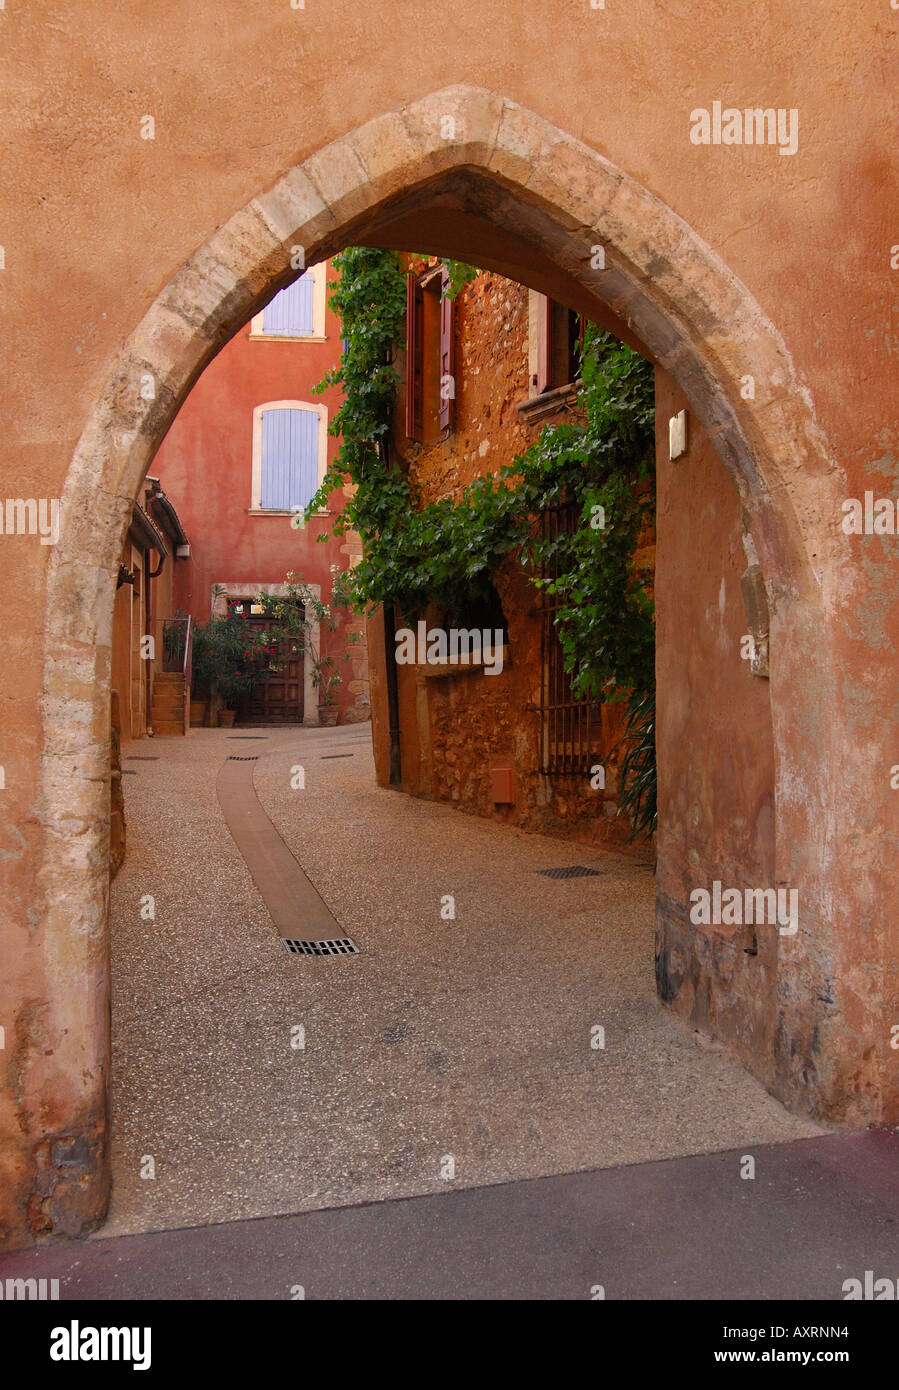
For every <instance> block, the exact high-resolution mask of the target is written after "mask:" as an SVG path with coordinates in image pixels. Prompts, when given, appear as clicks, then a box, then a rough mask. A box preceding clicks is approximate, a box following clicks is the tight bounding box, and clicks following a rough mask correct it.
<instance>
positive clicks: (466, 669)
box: [413, 645, 512, 680]
mask: <svg viewBox="0 0 899 1390" xmlns="http://www.w3.org/2000/svg"><path fill="white" fill-rule="evenodd" d="M499 651H500V652H501V653H502V658H503V665H502V670H503V671H505V670H506V669H507V668H508V667H509V666H511V665H512V662H511V661H510V660H509V648H508V647H507V646H505V645H504V646H502V647H500V648H499ZM494 664H495V663H494V662H492V661H486V662H485V661H484V658H483V656H478V657H472V658H471V659H470V660H469V661H450V660H449V659H447V660H446V661H423V662H416V663H415V665H414V667H413V670H414V671H415V672H416V674H418V675H420V676H424V677H425V679H426V680H435V679H436V678H437V677H442V676H472V675H477V674H479V673H480V674H481V675H483V676H484V677H485V679H486V671H485V670H484V667H485V666H493V665H494ZM501 674H502V672H501V671H498V672H497V675H501ZM490 679H491V680H492V679H493V677H492V676H491V677H490Z"/></svg>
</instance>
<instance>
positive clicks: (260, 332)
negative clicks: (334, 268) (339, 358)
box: [250, 261, 328, 342]
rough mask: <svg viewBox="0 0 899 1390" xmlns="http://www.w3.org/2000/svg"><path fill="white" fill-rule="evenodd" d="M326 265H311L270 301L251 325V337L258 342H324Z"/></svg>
mask: <svg viewBox="0 0 899 1390" xmlns="http://www.w3.org/2000/svg"><path fill="white" fill-rule="evenodd" d="M327 270H328V267H327V262H324V261H323V262H322V263H321V265H314V266H312V267H311V268H310V269H309V270H307V271H306V272H305V273H304V274H303V275H300V276H299V278H298V279H296V280H294V282H293V284H292V285H288V286H287V288H286V289H284V290H279V292H278V293H277V294H276V295H275V296H274V298H273V299H270V300H269V302H268V304H266V306H265V308H264V309H263V310H262V312H261V313H260V314H256V315H255V317H254V318H253V319H252V320H251V322H250V337H251V338H261V339H266V338H267V339H276V340H283V339H285V338H287V339H294V338H299V339H305V340H306V341H309V340H310V339H311V340H312V341H314V342H323V341H324V339H325V301H326V292H327V278H328V277H327Z"/></svg>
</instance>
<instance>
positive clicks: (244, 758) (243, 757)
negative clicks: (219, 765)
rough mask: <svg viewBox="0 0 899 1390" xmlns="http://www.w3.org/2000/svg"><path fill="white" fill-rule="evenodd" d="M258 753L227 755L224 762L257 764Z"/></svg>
mask: <svg viewBox="0 0 899 1390" xmlns="http://www.w3.org/2000/svg"><path fill="white" fill-rule="evenodd" d="M258 761H259V754H258V753H229V754H228V756H227V758H226V759H225V762H227V763H258Z"/></svg>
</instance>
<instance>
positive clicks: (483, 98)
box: [40, 86, 836, 1145]
mask: <svg viewBox="0 0 899 1390" xmlns="http://www.w3.org/2000/svg"><path fill="white" fill-rule="evenodd" d="M447 119H451V120H454V121H455V123H456V128H455V132H454V137H455V138H453V139H445V138H444V137H443V135H442V133H441V131H442V129H446V126H445V125H444V124H443V123H444V122H445V121H446V120H447ZM463 167H468V168H475V169H479V170H482V171H484V172H485V173H486V174H487V175H490V176H492V177H494V178H495V179H497V180H499V181H501V182H504V183H506V184H507V185H509V186H512V187H514V188H516V189H517V190H519V192H520V193H521V195H522V197H523V198H525V199H531V200H533V201H534V202H535V203H542V204H543V205H544V207H545V208H549V209H551V210H552V216H553V220H554V222H555V223H556V224H557V225H558V226H559V227H560V228H561V229H562V230H563V231H567V234H568V238H569V242H570V245H568V243H566V245H567V246H568V249H567V250H566V251H565V252H564V253H562V254H560V255H559V263H560V265H563V268H565V269H567V270H568V271H569V273H571V274H572V275H575V276H577V277H578V278H579V279H580V280H581V281H582V282H583V283H584V284H589V285H590V286H591V288H593V289H594V290H595V292H597V293H598V295H599V297H600V298H602V299H603V300H604V301H605V302H607V303H609V304H610V305H611V307H612V308H613V309H615V310H616V311H617V312H619V313H620V314H621V315H622V316H624V317H626V318H627V319H628V320H629V321H630V322H631V323H633V325H634V327H635V330H636V331H637V332H638V333H639V334H640V335H641V336H642V337H643V338H644V340H645V341H646V342H647V344H648V346H649V347H650V348H651V349H652V350H653V351H654V352H655V353H656V354H657V356H658V358H659V360H660V361H661V362H662V363H663V365H665V366H667V367H668V368H669V369H670V370H671V371H672V373H673V375H674V376H675V377H676V378H677V379H678V380H679V381H680V382H681V384H682V385H684V387H685V389H686V391H687V395H688V396H689V397H690V398H691V400H692V401H693V402H694V408H697V409H698V411H699V413H700V415H701V416H702V418H703V422H704V423H705V424H706V426H707V427H708V428H709V429H710V431H711V432H712V434H713V435H714V437H715V441H716V444H717V445H718V448H719V451H720V453H721V455H722V457H723V458H724V461H725V462H726V463H727V465H728V466H729V468H730V470H731V472H732V474H733V475H734V477H735V479H736V480H737V483H738V486H739V487H740V491H741V493H742V495H743V497H744V501H745V504H746V507H747V511H748V512H749V513H750V514H751V516H752V519H753V524H754V528H756V527H757V528H758V529H757V531H756V539H757V544H758V543H759V541H761V544H759V550H760V553H761V555H762V562H763V567H764V569H765V572H766V575H767V577H768V579H769V581H772V582H773V583H774V584H775V586H777V587H779V588H781V590H782V591H788V592H789V593H790V594H791V595H792V597H793V598H794V599H795V600H796V602H795V603H793V604H792V605H786V607H787V609H788V611H789V610H790V609H792V612H789V616H788V617H787V618H786V624H785V625H786V629H787V630H788V631H789V633H790V636H791V638H792V639H793V640H794V642H795V650H796V652H797V653H804V655H805V657H806V658H807V659H808V662H809V667H808V670H807V674H806V677H805V679H806V690H808V684H809V683H813V682H814V679H815V678H814V675H813V674H812V669H811V668H812V667H817V666H818V664H819V659H820V658H819V655H818V651H817V648H816V646H815V644H814V643H813V642H812V641H811V640H810V636H809V630H810V624H809V615H810V612H812V611H814V610H817V609H818V606H819V601H820V594H819V588H818V582H817V579H816V577H815V574H814V571H813V567H812V566H811V564H810V563H809V561H808V558H807V557H808V555H810V554H811V553H813V552H816V553H817V555H818V557H819V562H818V563H819V564H820V563H822V562H823V561H824V560H825V557H826V556H827V554H828V552H831V551H832V542H828V540H827V535H826V530H825V527H826V522H827V518H828V516H830V517H832V516H833V515H835V514H836V513H835V512H834V510H833V509H832V507H831V506H830V505H829V504H830V503H831V502H832V500H833V497H834V495H835V478H834V474H835V470H834V469H833V467H832V464H831V461H830V460H829V458H828V451H827V449H826V447H825V442H824V439H823V436H822V434H821V431H820V429H819V428H818V426H817V424H816V421H815V418H814V412H813V409H812V407H811V402H810V399H809V397H808V393H807V392H806V391H805V390H804V389H803V388H802V387H801V386H800V384H799V383H798V381H797V377H796V373H795V370H794V368H793V365H792V362H791V360H790V357H789V354H788V352H787V349H786V347H785V345H784V343H783V341H782V339H781V337H780V335H779V334H778V332H777V330H776V329H775V328H774V326H773V325H772V324H771V323H770V321H769V320H768V319H767V317H766V316H765V315H764V314H763V312H762V311H761V309H760V308H759V306H758V305H757V304H756V302H755V301H754V300H753V298H752V296H751V295H750V293H749V291H748V290H747V289H746V287H745V286H743V285H742V284H740V282H739V281H738V280H737V279H736V277H735V276H733V275H732V274H731V272H730V271H728V269H727V268H726V266H724V264H723V263H722V262H721V261H720V260H719V259H718V257H717V256H716V255H715V254H714V253H713V252H712V251H711V250H710V249H709V247H708V246H706V245H705V244H704V243H703V242H702V241H701V240H700V238H698V237H697V236H696V235H695V233H693V232H692V231H691V229H690V228H689V227H688V226H687V224H686V223H685V222H683V221H682V219H680V218H679V217H678V216H677V215H676V214H675V213H673V212H672V211H671V210H670V209H669V208H667V207H666V206H665V205H664V204H663V203H662V202H661V201H660V200H659V199H657V198H656V197H655V196H654V195H652V194H650V193H649V192H647V191H646V190H645V189H643V188H641V187H640V186H639V185H638V184H637V183H636V182H635V181H634V180H633V179H631V178H630V177H629V176H628V175H626V174H624V173H623V172H621V171H620V170H618V169H616V168H615V167H614V166H613V165H612V164H611V163H610V162H609V161H608V160H606V159H605V158H604V157H603V156H601V155H599V154H598V153H597V152H596V151H595V150H593V149H591V148H589V147H588V146H587V145H585V144H583V143H582V142H580V141H577V140H574V139H572V138H571V137H569V136H567V135H564V134H563V133H562V132H560V131H559V130H557V129H556V128H555V127H554V126H552V125H551V124H550V123H549V122H547V121H546V120H544V119H543V118H542V117H540V116H538V115H536V114H535V113H533V112H529V111H527V110H525V109H524V108H523V107H521V106H519V105H517V104H516V103H514V102H511V101H507V100H504V99H503V98H501V97H498V96H496V95H494V94H492V93H490V92H487V91H484V90H481V89H476V88H471V87H466V86H456V87H451V88H447V89H445V90H443V91H440V92H437V93H434V94H432V95H430V96H427V97H425V98H422V99H421V100H418V101H415V102H413V103H411V104H409V105H408V106H406V107H405V108H403V109H402V110H401V111H393V112H389V113H387V114H385V115H382V116H379V117H376V118H374V119H373V120H371V121H369V122H367V123H366V124H365V125H363V126H361V127H359V128H358V129H356V130H355V131H353V132H352V133H350V134H348V135H347V136H345V137H342V138H340V139H337V140H335V141H333V142H332V143H331V144H329V145H327V146H325V147H324V148H322V149H320V150H318V151H316V152H315V153H313V154H311V155H310V156H309V157H308V158H306V159H305V160H303V161H302V163H300V164H298V165H297V166H296V167H294V168H292V169H290V170H289V171H288V172H287V173H285V174H284V175H283V176H282V177H281V178H280V179H279V180H278V181H277V183H276V184H275V185H274V186H273V187H272V188H271V189H270V190H269V191H268V192H265V193H263V194H261V195H259V196H257V197H255V198H253V199H252V200H251V201H250V202H249V203H248V204H247V205H246V206H245V207H244V208H242V209H241V210H240V211H238V212H237V213H235V214H234V215H233V216H232V217H231V218H230V219H229V220H228V221H227V222H226V223H225V224H224V225H223V226H222V227H221V228H220V229H219V230H218V231H217V232H216V233H215V234H214V235H213V236H212V237H211V238H210V239H209V240H208V241H207V242H206V243H204V245H203V246H201V247H200V248H199V249H198V250H197V251H196V252H195V253H194V254H193V255H192V256H191V257H190V259H189V260H188V261H187V262H186V263H185V264H184V265H183V266H182V267H181V268H180V269H179V270H178V271H177V273H176V274H175V275H174V276H173V277H172V279H171V280H170V281H169V283H168V284H167V285H166V286H165V288H164V289H163V290H162V292H161V293H160V294H159V295H158V296H157V298H156V300H155V301H154V302H153V304H152V305H151V307H150V309H149V310H148V311H147V313H146V314H145V315H144V317H143V318H142V320H141V322H140V323H139V324H138V326H137V328H136V329H135V331H134V332H133V334H132V335H131V337H130V338H129V340H128V342H127V344H126V345H125V348H124V350H123V351H122V353H121V354H120V355H119V357H118V359H117V363H116V364H115V366H114V367H113V369H112V371H111V372H110V374H109V375H108V377H107V378H106V380H105V381H104V382H101V383H100V386H99V390H98V392H97V404H96V406H95V407H94V409H93V411H92V413H91V415H90V417H89V419H88V421H87V424H86V427H85V429H84V432H83V434H82V436H81V438H80V440H79V443H78V445H77V447H76V450H75V453H74V456H73V459H72V463H71V465H70V468H69V472H68V474H67V478H66V483H65V487H64V490H63V496H62V507H61V513H62V515H61V530H60V541H59V544H58V545H57V546H56V547H55V550H54V553H53V555H52V557H51V560H50V572H49V575H48V595H47V609H46V628H45V637H46V661H45V683H44V702H43V714H44V721H45V733H46V745H45V753H44V759H43V768H42V780H41V792H40V816H41V819H42V822H43V824H44V827H45V831H46V846H47V849H46V854H45V859H44V863H43V867H42V870H41V883H42V889H43V896H44V901H45V903H46V910H45V914H44V926H45V931H44V933H43V943H42V945H43V950H44V957H45V965H46V970H47V979H48V987H49V988H50V992H51V995H54V994H55V992H57V991H58V992H63V991H66V992H68V993H69V994H71V993H72V992H73V991H74V992H77V993H78V994H79V995H81V996H83V997H84V1014H85V1016H90V1015H91V1014H93V1015H94V1016H95V1017H96V1019H97V1022H98V1027H97V1029H96V1036H95V1038H93V1039H91V1038H77V1039H76V1038H72V1037H68V1038H65V1039H63V1038H58V1039H57V1042H58V1051H57V1061H58V1065H59V1068H60V1071H61V1072H63V1073H64V1074H65V1075H64V1077H63V1078H61V1079H62V1080H63V1082H64V1084H63V1087H62V1090H63V1091H64V1092H67V1093H68V1094H69V1096H70V1099H71V1104H70V1107H69V1111H70V1115H71V1116H72V1120H73V1123H74V1122H75V1117H76V1115H78V1114H79V1113H80V1114H81V1115H82V1116H83V1125H84V1130H85V1132H87V1131H92V1132H93V1133H94V1134H98V1124H100V1117H101V1115H102V1112H103V1102H102V1088H103V1087H104V1086H105V1076H106V1074H107V1062H108V1057H107V1048H108V1029H105V1028H102V1027H100V1026H99V1024H100V1020H101V1018H103V1017H104V1015H105V1010H106V1007H107V1006H106V973H107V964H106V949H107V946H106V895H107V882H106V848H107V840H108V806H107V804H106V801H107V775H108V764H107V759H108V708H107V704H108V687H109V674H110V651H111V625H112V608H113V605H112V586H113V582H114V580H113V575H114V568H115V563H116V560H117V556H118V550H119V547H120V544H121V541H122V537H123V535H124V532H125V530H126V528H127V524H128V517H129V514H130V509H131V505H132V502H133V498H134V497H135V495H136V493H137V490H138V488H139V485H140V481H141V479H142V478H143V476H144V474H145V472H146V469H147V466H148V464H149V462H150V460H151V458H152V455H153V452H154V450H155V448H156V447H157V445H158V443H159V440H160V439H161V437H162V435H163V434H164V433H165V429H166V428H167V426H168V423H169V422H170V421H171V419H172V417H173V415H174V412H175V410H176V409H177V407H178V405H179V404H180V402H181V400H182V399H183V397H184V396H185V395H186V393H187V391H188V390H189V388H190V386H191V384H192V383H193V381H194V380H195V379H196V377H197V376H198V375H199V373H200V371H201V370H202V369H203V367H204V366H205V365H206V363H207V362H208V361H209V360H210V359H211V358H212V357H213V356H214V354H215V352H216V351H217V350H218V348H219V347H220V346H221V345H222V344H223V342H224V341H226V340H227V338H228V337H229V336H230V335H231V333H232V332H233V331H234V328H235V326H236V325H238V324H240V323H242V322H245V321H246V320H247V319H249V318H250V316H251V314H252V313H253V311H254V310H255V309H256V308H257V307H258V305H259V304H260V303H261V302H262V301H263V299H264V298H265V297H266V296H267V294H269V293H270V292H271V289H272V287H273V286H274V285H275V284H276V283H277V281H278V280H279V279H280V280H281V281H282V282H286V281H287V280H288V279H289V278H291V270H290V248H291V246H293V245H297V244H298V245H302V246H303V247H304V250H305V253H306V256H307V259H308V260H310V261H311V260H313V259H315V258H316V257H320V256H322V255H328V254H332V253H333V252H334V251H335V250H337V249H339V247H340V245H341V244H342V243H343V242H344V241H345V238H346V229H347V228H348V227H352V225H353V224H354V223H355V224H356V225H361V220H362V219H363V218H364V217H365V215H366V214H368V213H370V212H371V211H372V210H373V209H375V208H377V207H378V206H379V205H380V204H382V203H383V201H384V200H385V199H386V198H389V197H390V196H392V195H393V194H395V193H399V192H400V191H402V190H403V189H404V188H408V187H409V186H410V185H414V184H420V183H422V182H424V181H426V180H428V179H430V178H435V177H438V176H439V175H440V174H442V173H447V172H449V171H451V170H453V169H459V168H463ZM597 240H598V241H600V242H602V243H603V244H604V245H605V246H606V247H607V265H608V266H609V269H608V270H607V271H605V272H603V273H602V275H601V276H599V275H597V273H595V272H593V273H591V272H589V270H588V269H587V267H588V266H589V255H586V256H585V252H586V251H587V250H588V249H589V246H590V244H591V243H593V242H595V241H597ZM566 262H567V264H566ZM585 262H586V263H585ZM144 373H149V374H150V376H151V378H152V379H153V382H154V387H155V398H154V399H152V400H150V401H146V400H144V399H142V397H141V392H140V386H141V378H142V375H143V374H144ZM747 373H748V374H752V375H753V376H754V377H755V379H756V381H757V383H770V390H769V392H768V394H767V396H766V395H765V394H764V391H762V392H760V393H759V399H757V400H756V402H754V403H752V404H751V405H750V404H747V403H741V402H740V400H739V398H738V395H737V383H738V382H739V379H740V377H741V376H743V375H745V374H747ZM803 704H805V705H806V707H807V704H808V696H807V695H806V697H805V698H804V699H803V697H802V696H800V695H798V694H797V696H796V697H795V698H794V699H793V709H794V712H795V710H796V709H797V708H798V707H799V706H801V705H803ZM787 722H788V723H789V722H790V721H789V720H788V721H787ZM797 723H798V720H796V719H795V718H794V720H793V728H794V729H795V727H796V724H797ZM775 726H777V720H776V719H775ZM781 751H782V752H783V751H784V749H783V742H782V740H781ZM799 756H800V755H798V754H796V753H790V754H789V755H788V757H787V761H788V762H789V763H792V764H793V768H792V769H791V771H792V772H793V773H794V774H795V772H796V768H797V765H798V764H797V758H798V757H799ZM812 781H814V782H815V783H816V786H815V795H813V796H812V797H809V795H808V793H809V786H808V782H807V780H804V779H802V778H799V779H798V781H797V778H796V776H795V775H794V776H788V777H787V778H786V784H787V786H788V787H790V786H794V787H795V791H794V792H790V794H789V797H788V800H789V801H790V803H791V816H792V818H793V819H795V820H797V821H798V822H801V821H802V820H803V819H805V820H806V821H807V822H808V821H810V820H811V819H812V812H813V809H814V803H815V802H816V801H818V800H819V799H820V796H821V794H822V793H821V787H820V778H817V777H813V778H812ZM800 783H801V785H800ZM803 803H804V806H803ZM787 838H789V836H788V837H787ZM811 838H812V840H814V838H815V837H814V835H812V837H811ZM811 860H812V861H817V862H810V861H809V860H808V859H807V860H806V863H805V869H806V872H807V874H808V877H809V879H810V880H814V882H813V883H811V885H810V888H811V896H812V898H813V899H814V900H816V901H821V900H822V898H823V897H825V896H826V893H825V888H824V884H823V883H822V881H821V873H822V860H821V859H820V858H819V857H818V855H816V854H814V853H813V854H812V856H811ZM828 944H829V941H825V940H819V941H818V943H817V948H818V951H819V952H820V951H823V952H824V954H825V955H828V954H829V952H828ZM75 1077H78V1078H80V1080H79V1081H77V1082H76V1081H75V1080H74V1078H75ZM98 1142H99V1143H100V1144H101V1145H102V1140H101V1139H98Z"/></svg>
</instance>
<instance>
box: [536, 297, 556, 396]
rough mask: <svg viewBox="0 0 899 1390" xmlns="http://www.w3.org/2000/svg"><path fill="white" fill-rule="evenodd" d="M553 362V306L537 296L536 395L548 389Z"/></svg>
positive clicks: (545, 298)
mask: <svg viewBox="0 0 899 1390" xmlns="http://www.w3.org/2000/svg"><path fill="white" fill-rule="evenodd" d="M552 361H553V304H552V300H551V299H549V298H547V296H546V295H545V294H538V296H537V380H536V382H535V383H534V384H535V386H536V388H537V395H538V396H539V395H540V393H541V392H543V391H546V390H548V389H549V387H550V386H552V384H553V380H552Z"/></svg>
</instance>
